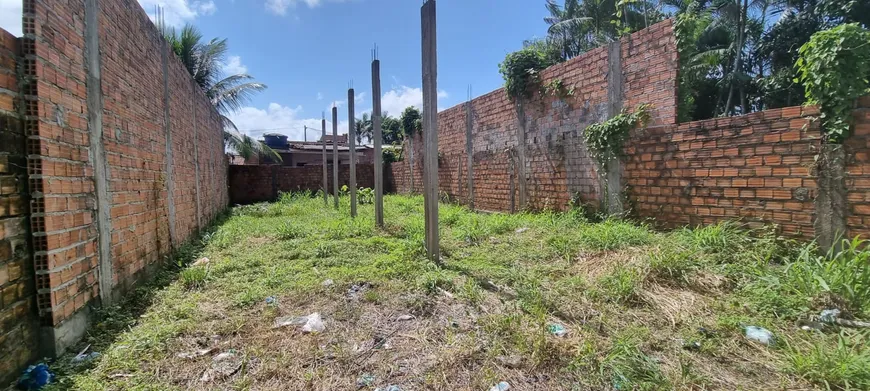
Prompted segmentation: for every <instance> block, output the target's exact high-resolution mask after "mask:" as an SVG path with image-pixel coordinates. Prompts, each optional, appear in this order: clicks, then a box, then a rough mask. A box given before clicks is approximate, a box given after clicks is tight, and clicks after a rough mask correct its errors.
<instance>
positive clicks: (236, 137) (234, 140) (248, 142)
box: [224, 130, 282, 162]
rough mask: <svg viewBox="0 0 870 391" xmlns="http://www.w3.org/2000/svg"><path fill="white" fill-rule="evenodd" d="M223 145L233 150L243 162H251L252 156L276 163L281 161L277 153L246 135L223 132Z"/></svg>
mask: <svg viewBox="0 0 870 391" xmlns="http://www.w3.org/2000/svg"><path fill="white" fill-rule="evenodd" d="M224 143H226V145H227V146H228V147H230V148H232V149H233V150H235V151H236V153H238V154H239V156H241V157H242V158H243V159H245V161H248V160H251V158H253V157H254V156H259V157H266V158H269V159H272V161H276V162H280V161H282V159H281V155H280V154H278V152H275V150H274V149H272V148H269V146H267V145H266V144H264V143H262V142H260V141H257V140H254V139H253V138H251V137H250V136H248V135H247V134H240V133H237V132H234V131H232V130H229V131H224Z"/></svg>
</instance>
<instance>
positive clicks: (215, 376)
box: [199, 351, 242, 382]
mask: <svg viewBox="0 0 870 391" xmlns="http://www.w3.org/2000/svg"><path fill="white" fill-rule="evenodd" d="M239 369H242V359H241V358H240V357H238V356H237V355H236V353H235V352H233V351H229V352H224V353H221V354H218V355H217V356H214V358H213V359H212V363H211V367H210V368H209V369H207V370H206V371H205V373H203V374H202V377H201V378H200V379H199V380H200V381H203V382H207V381H212V380H220V379H225V378H228V377H230V376H232V375H234V374H235V373H236V372H238V371H239Z"/></svg>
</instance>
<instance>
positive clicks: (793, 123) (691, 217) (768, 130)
mask: <svg viewBox="0 0 870 391" xmlns="http://www.w3.org/2000/svg"><path fill="white" fill-rule="evenodd" d="M815 114H817V111H816V110H815V109H814V108H801V107H788V108H783V109H773V110H766V111H762V112H757V113H752V114H749V115H744V116H739V117H729V118H718V119H710V120H704V121H696V122H688V123H683V124H680V125H678V126H674V125H667V126H653V127H649V128H647V129H642V130H638V131H635V132H634V134H633V135H632V138H631V140H630V142H629V144H628V145H627V147H626V155H627V156H626V162H625V164H624V170H625V173H624V178H625V182H626V183H627V184H628V185H629V187H630V190H629V191H628V197H629V200H630V203H631V205H630V206H631V207H632V208H633V210H634V211H636V213H637V214H639V215H640V216H641V217H651V218H654V219H655V223H656V224H659V225H661V226H667V227H676V226H682V225H701V224H713V223H716V222H718V221H721V220H736V219H740V220H742V221H745V222H748V223H750V225H753V226H760V225H762V224H770V223H775V224H778V225H780V227H781V228H782V230H783V232H784V233H786V234H789V235H793V236H803V237H808V238H811V237H812V235H813V211H814V206H813V199H814V198H815V194H816V179H815V176H814V175H815V173H814V172H813V171H814V170H813V166H814V162H815V155H816V154H817V153H818V145H819V129H818V126H817V123H814V122H811V121H810V120H808V119H807V118H806V116H808V115H815Z"/></svg>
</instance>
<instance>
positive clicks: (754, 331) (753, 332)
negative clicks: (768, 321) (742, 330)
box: [746, 326, 774, 345]
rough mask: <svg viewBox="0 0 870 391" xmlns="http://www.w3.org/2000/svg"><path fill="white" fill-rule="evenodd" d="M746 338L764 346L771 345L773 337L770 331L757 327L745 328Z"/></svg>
mask: <svg viewBox="0 0 870 391" xmlns="http://www.w3.org/2000/svg"><path fill="white" fill-rule="evenodd" d="M746 338H748V339H750V340H752V341H755V342H760V343H763V344H765V345H773V342H774V337H773V333H771V332H770V330H768V329H765V328H763V327H758V326H747V327H746Z"/></svg>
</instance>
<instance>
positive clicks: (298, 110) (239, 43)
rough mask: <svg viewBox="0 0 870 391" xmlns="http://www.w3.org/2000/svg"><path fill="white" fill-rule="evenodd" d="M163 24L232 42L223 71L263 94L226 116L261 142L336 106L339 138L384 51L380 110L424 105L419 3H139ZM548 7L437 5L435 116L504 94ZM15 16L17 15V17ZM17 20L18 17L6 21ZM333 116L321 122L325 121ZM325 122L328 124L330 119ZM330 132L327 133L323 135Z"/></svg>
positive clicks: (0, 21) (458, 0) (441, 1)
mask: <svg viewBox="0 0 870 391" xmlns="http://www.w3.org/2000/svg"><path fill="white" fill-rule="evenodd" d="M138 1H139V3H140V4H141V5H142V6H143V8H145V9H146V10H147V11H149V12H151V11H152V10H153V8H154V5H155V4H161V5H163V6H164V8H165V10H166V20H167V23H169V24H173V25H179V26H180V25H182V24H184V23H185V22H190V23H193V24H195V25H196V26H198V27H199V28H200V29H201V30H202V32H203V33H204V35H205V36H206V37H225V38H228V39H229V46H230V57H229V58H228V59H227V64H226V65H227V67H226V68H227V71H231V72H239V71H246V72H247V73H250V74H251V75H253V76H255V77H256V78H257V79H258V80H259V81H261V82H263V83H266V84H267V85H268V86H269V89H267V90H266V91H264V92H263V93H261V94H260V95H258V96H257V97H256V98H255V99H254V100H253V101H252V102H251V103H250V106H249V107H245V108H244V109H243V110H242V111H240V112H239V113H237V114H234V115H233V116H231V117H232V118H233V119H234V120H235V122H236V124H237V125H238V127H239V129H241V130H257V131H253V132H249V133H250V134H252V135H256V136H259V135H260V134H262V133H263V132H262V131H260V130H262V129H278V130H275V132H278V133H284V134H287V135H288V136H290V138H291V139H302V138H303V136H302V133H303V132H302V128H303V126H305V125H308V126H313V127H316V128H317V129H318V131H313V132H311V133H310V134H309V139H313V138H315V137H317V136H319V128H320V116H321V112H322V111H324V110H329V107H331V105H332V102H334V101H335V102H338V104H339V105H340V108H339V120H340V121H341V127H340V128H339V132H346V129H347V125H346V124H347V122H346V120H347V107H346V100H347V88H348V84H349V83H350V81H351V80H353V83H354V87H355V88H356V92H357V100H356V111H357V116H360V114H361V113H362V112H363V111H368V110H371V106H372V99H371V65H370V60H371V53H370V50H371V48H372V46H373V45H374V44H375V43H377V45H378V47H379V48H380V59H381V79H382V86H381V90H382V92H383V95H384V96H383V107H384V110H386V111H388V112H389V113H390V114H392V115H398V114H400V113H401V111H402V109H404V107H406V106H409V105H417V106H420V105H421V102H422V92H421V90H420V86H421V85H422V82H421V63H420V61H421V59H420V6H421V5H422V1H421V0H138ZM544 3H545V2H544V0H438V3H437V4H438V89H439V102H438V105H439V109H442V110H443V109H445V108H448V107H451V106H453V105H456V104H458V103H461V102H463V101H465V98H466V95H467V92H466V91H467V87H468V85H469V84H471V85H472V86H473V91H474V95H475V96H477V95H481V94H484V93H487V92H489V91H492V90H493V89H496V88H499V87H500V86H501V85H502V79H501V76H500V75H499V73H498V63H499V62H500V61H501V60H502V59H504V56H505V54H507V53H508V52H510V51H514V50H517V49H519V48H520V47H521V46H522V42H523V40H525V39H529V38H532V37H535V36H538V37H541V36H544V35H546V24H545V23H544V22H543V20H542V19H543V17H544V16H546V13H547V11H546V9H545V8H544ZM20 4H21V0H0V14H2V15H3V16H2V17H0V27H2V28H4V29H6V30H10V31H12V32H13V33H16V34H20V29H21V27H20V12H21V11H20ZM15 7H18V11H17V15H15V13H14V12H15ZM12 15H15V16H12ZM330 115H331V114H330V113H329V112H327V117H329V116H330ZM327 119H329V118H327ZM329 130H330V131H331V128H330V129H329Z"/></svg>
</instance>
